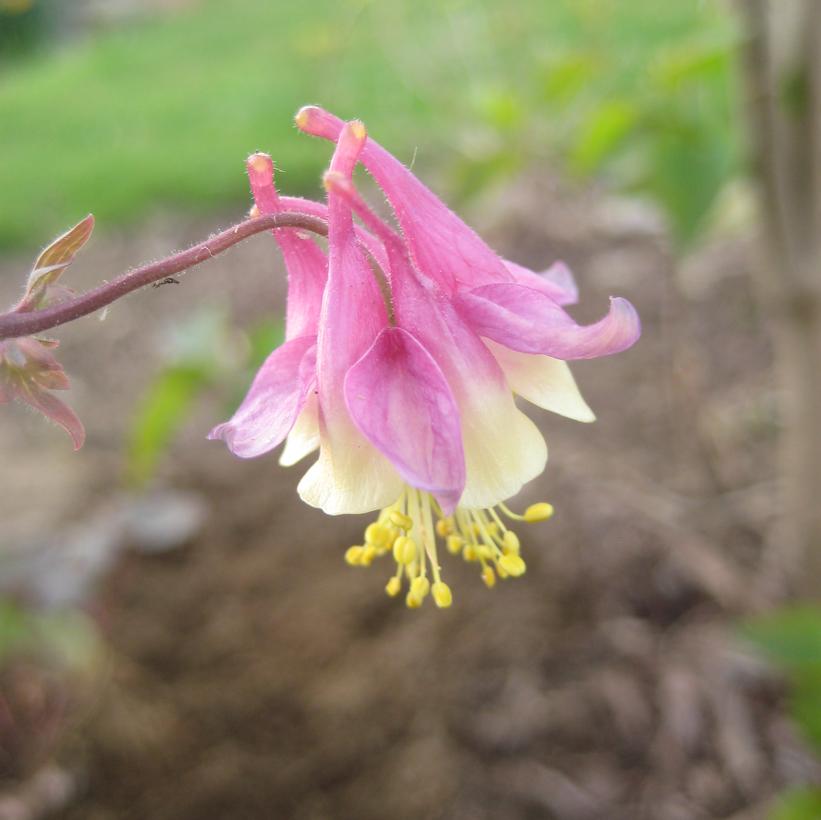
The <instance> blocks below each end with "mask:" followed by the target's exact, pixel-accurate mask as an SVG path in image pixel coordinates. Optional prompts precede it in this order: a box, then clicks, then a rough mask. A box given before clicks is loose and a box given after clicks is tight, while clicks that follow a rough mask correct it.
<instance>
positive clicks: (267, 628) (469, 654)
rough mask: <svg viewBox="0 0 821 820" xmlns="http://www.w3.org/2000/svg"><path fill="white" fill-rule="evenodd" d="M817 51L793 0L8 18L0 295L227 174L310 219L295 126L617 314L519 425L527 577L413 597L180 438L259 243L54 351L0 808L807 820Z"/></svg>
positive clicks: (176, 237) (218, 412)
mask: <svg viewBox="0 0 821 820" xmlns="http://www.w3.org/2000/svg"><path fill="white" fill-rule="evenodd" d="M820 54H821V4H817V3H816V2H815V1H814V0H783V2H776V0H772V2H767V0H743V2H737V3H729V2H706V1H705V0H678V2H675V3H658V2H653V1H652V0H633V2H631V3H622V2H617V0H553V2H551V3H544V2H540V0H518V2H513V3H507V4H502V3H494V2H490V0H487V2H485V0H471V1H470V2H468V0H437V1H436V2H434V0H416V1H415V2H410V0H408V2H400V1H399V0H396V1H393V0H392V1H391V2H376V1H375V0H334V2H331V0H314V2H311V3H295V4H285V3H282V2H276V1H275V2H270V0H235V1H234V2H232V3H231V4H225V3H222V2H217V0H0V299H2V300H4V301H5V303H7V304H11V303H12V302H13V301H14V300H15V298H16V297H17V296H18V295H19V293H20V291H21V290H22V286H23V282H24V277H25V276H26V274H27V272H28V270H29V268H30V266H31V263H32V260H33V259H34V258H35V257H36V255H37V252H38V250H39V249H40V248H41V247H42V246H43V245H44V244H45V243H46V242H48V241H49V240H50V239H51V238H52V237H53V236H55V235H56V234H57V233H59V232H61V231H63V230H65V229H67V228H68V227H70V226H71V225H73V224H74V223H76V222H77V221H79V220H80V219H81V218H82V217H84V216H85V215H86V213H88V212H89V211H93V212H94V214H95V216H96V217H97V229H96V233H95V236H94V237H93V239H92V241H91V243H90V244H89V246H88V247H87V248H86V249H84V250H83V252H82V254H81V256H80V257H79V259H78V261H77V262H76V263H75V265H74V266H73V267H72V268H71V270H70V271H69V273H68V274H67V275H66V276H65V277H64V281H66V282H67V284H70V285H71V286H72V287H75V288H76V289H78V290H79V289H84V288H86V287H90V286H92V285H94V284H96V283H98V282H99V281H101V280H103V279H107V278H111V277H113V276H115V275H116V274H118V273H120V272H122V271H124V270H126V269H128V268H129V267H131V266H134V265H137V264H139V263H141V262H144V261H149V260H152V259H159V258H161V257H162V256H164V255H167V254H168V253H170V252H172V251H174V250H178V249H181V248H183V247H185V246H187V245H189V244H191V243H193V242H195V241H199V240H201V239H203V238H205V237H206V236H207V235H208V234H209V233H211V232H213V231H215V230H217V229H219V228H223V227H226V226H228V225H230V224H232V223H233V222H236V221H238V220H240V219H241V218H242V217H243V215H244V214H245V213H246V211H247V208H248V206H249V204H250V202H249V194H248V191H247V184H246V180H245V176H244V168H243V163H244V159H245V157H246V156H247V155H248V154H249V153H251V152H253V151H256V150H262V151H266V152H268V153H270V154H271V155H272V156H273V157H274V160H275V162H276V166H277V169H278V186H279V188H280V190H281V191H285V192H288V193H291V194H301V195H307V196H312V197H320V196H321V186H320V184H319V180H320V177H321V173H322V171H323V169H324V168H325V166H326V164H327V162H328V159H329V156H330V150H329V146H328V145H327V144H326V143H322V142H320V141H318V140H312V139H310V138H308V137H305V136H303V135H301V134H299V133H298V132H297V131H296V130H295V128H294V127H293V125H292V117H293V114H294V112H295V111H296V110H297V109H298V108H299V107H300V106H301V105H304V104H306V103H318V104H321V105H323V106H325V107H327V108H330V109H331V110H333V111H335V112H336V113H338V114H339V115H340V116H343V117H346V118H350V117H359V118H361V119H363V120H364V122H365V123H366V125H367V126H368V129H369V132H370V133H371V134H372V135H374V136H375V137H376V138H377V139H378V140H379V141H380V142H382V143H383V144H384V145H386V146H387V147H388V148H389V149H390V150H392V151H393V152H394V153H395V154H396V155H397V156H398V157H399V158H400V159H402V160H403V161H404V162H406V163H408V164H411V165H412V166H413V168H414V171H415V172H416V173H417V174H418V175H419V176H420V177H421V178H422V179H423V180H424V181H425V182H426V183H428V184H429V185H430V186H431V187H432V188H433V189H434V190H435V191H437V192H438V193H440V194H441V195H442V196H443V197H444V198H445V199H446V201H447V202H448V203H450V204H451V205H452V206H454V207H456V208H457V209H458V210H459V211H460V213H462V215H463V216H465V217H466V219H467V220H468V221H469V222H470V223H471V224H472V225H474V226H475V227H477V228H478V229H479V230H480V232H481V233H482V235H483V236H484V237H485V238H486V239H487V240H488V241H489V243H490V244H491V245H492V246H493V247H494V248H496V249H497V250H498V251H499V252H500V253H502V254H503V255H504V256H506V257H507V258H510V259H513V260H515V261H517V262H520V263H522V264H526V265H528V266H531V267H533V268H535V269H539V270H540V269H543V268H546V267H547V266H548V265H549V264H550V263H552V262H553V261H554V260H556V259H564V260H565V261H567V262H568V263H569V264H570V266H571V267H572V268H573V270H574V271H575V273H576V277H577V279H578V281H579V284H580V287H581V292H582V300H581V301H582V303H581V305H580V306H579V308H578V309H575V308H574V309H573V310H574V314H575V315H576V316H577V318H579V319H580V320H592V319H593V318H596V317H598V316H600V315H601V314H602V313H603V312H604V310H605V307H606V297H607V296H608V295H609V294H611V293H614V294H619V295H623V296H626V297H627V298H629V299H630V300H631V301H632V302H634V304H636V305H637V307H638V309H639V312H640V313H641V315H642V319H643V323H644V328H645V329H644V335H643V338H642V339H641V341H640V342H639V344H638V345H637V346H636V347H635V348H634V349H632V350H631V351H629V352H627V353H625V354H622V355H619V356H617V357H615V358H613V359H612V360H599V361H591V362H580V363H578V365H577V366H575V367H574V373H575V374H576V376H577V379H578V381H579V384H580V387H581V389H582V392H583V393H584V394H585V396H586V398H587V400H588V402H589V403H590V404H591V406H592V407H593V409H594V410H595V411H596V413H597V415H598V417H599V421H598V422H597V423H596V424H595V425H593V426H592V427H589V428H588V427H584V428H581V427H580V425H576V424H574V423H573V422H570V421H566V420H564V419H562V418H559V417H549V416H548V414H546V413H542V412H540V411H537V412H534V413H533V414H532V416H533V417H534V420H536V422H537V423H538V424H539V425H540V427H541V428H542V429H543V430H544V432H545V434H546V436H547V438H548V441H549V443H550V451H551V463H550V465H549V467H548V470H547V472H546V473H545V475H543V476H542V477H541V478H540V479H538V480H536V481H534V482H532V484H531V485H528V486H527V487H526V488H525V489H524V490H523V492H522V493H521V496H520V497H519V498H517V499H515V504H516V505H517V506H518V507H519V508H521V507H523V506H525V505H526V504H529V503H531V502H534V501H538V500H543V499H549V500H550V501H551V502H553V504H554V505H555V507H556V510H557V513H556V515H555V517H554V519H552V520H551V521H550V522H548V523H546V524H539V525H533V526H532V527H530V529H529V530H527V531H522V532H521V533H520V535H521V536H522V540H523V543H524V550H525V553H524V554H525V557H526V559H527V561H528V567H529V569H528V573H527V575H526V576H525V577H524V578H522V579H519V580H510V581H507V582H505V583H502V584H500V585H498V587H497V589H495V590H493V591H488V590H486V589H485V588H484V586H483V585H482V584H481V582H480V581H479V578H478V573H477V572H476V569H475V566H473V565H468V564H465V565H462V564H461V562H459V564H457V563H456V562H455V561H454V560H451V561H450V562H449V564H448V566H447V573H448V580H449V581H450V582H451V586H452V587H453V590H454V598H455V602H454V606H453V607H452V608H451V609H450V610H447V611H435V610H434V609H433V607H425V608H423V609H422V610H421V611H418V612H410V611H408V610H406V609H405V608H404V607H403V606H401V604H399V603H398V602H397V601H394V600H391V599H388V598H387V597H386V596H385V595H384V592H383V585H384V582H385V580H386V577H383V575H385V576H386V575H387V570H385V568H382V569H380V568H379V567H372V568H371V569H369V570H363V569H352V568H349V567H347V566H346V565H345V563H344V561H343V555H344V551H345V549H346V548H347V547H348V546H349V545H350V544H353V543H356V542H357V541H358V540H359V539H360V538H361V530H362V528H363V527H364V525H365V524H366V523H367V521H368V520H369V519H368V518H365V519H364V520H360V519H358V518H355V517H344V518H341V519H333V520H331V519H328V518H326V517H325V516H323V515H322V514H320V513H318V512H317V511H315V510H311V509H308V508H306V507H305V506H304V505H302V504H301V503H300V502H299V501H298V498H297V496H296V490H295V488H296V484H297V482H298V479H299V477H300V475H301V474H302V472H303V470H304V466H303V465H298V466H297V467H294V468H291V469H288V470H285V469H283V468H280V467H279V466H278V465H277V463H276V458H275V457H271V458H268V457H264V458H262V459H258V460H255V461H252V462H241V461H239V460H236V459H234V458H232V457H231V456H230V455H229V454H228V452H227V450H226V448H225V447H224V446H221V445H219V444H217V443H213V442H207V441H205V434H206V433H207V431H208V430H209V429H210V428H211V427H212V426H213V425H214V424H215V423H216V422H218V421H221V420H223V419H224V418H226V417H227V416H228V415H229V414H230V413H231V412H232V410H233V408H234V407H235V406H236V403H237V401H238V400H239V399H240V398H241V396H242V395H243V393H244V391H245V390H246V389H247V386H248V384H249V383H250V380H251V378H252V374H253V372H254V369H255V368H256V367H257V366H258V365H259V363H260V362H261V361H262V360H263V359H264V358H265V356H266V355H267V353H268V352H269V351H270V350H271V349H272V347H274V346H275V345H276V344H278V343H279V341H280V340H281V337H282V319H283V310H284V303H283V299H284V272H283V270H282V266H281V262H280V260H279V259H278V257H277V254H276V252H275V249H274V246H273V243H272V242H271V239H270V237H269V236H257V237H254V238H253V239H251V240H249V241H247V242H245V243H243V244H242V245H241V246H238V247H236V248H234V249H232V250H231V251H230V252H228V253H227V254H225V255H224V256H221V257H219V258H218V259H215V260H213V261H211V262H209V263H208V264H207V265H204V266H202V267H200V268H198V269H197V270H196V272H194V273H191V274H189V275H186V276H183V277H180V284H177V285H167V286H164V287H162V288H157V289H148V290H147V291H145V292H142V293H140V294H137V295H134V296H132V297H130V298H129V299H127V300H124V301H121V302H118V303H117V304H115V305H113V306H112V307H111V308H110V309H109V310H108V311H106V312H105V314H104V315H99V316H91V317H88V318H86V319H84V320H82V321H79V322H76V323H74V324H72V325H67V326H65V327H63V328H60V329H59V331H58V332H56V333H55V335H56V336H57V337H58V338H59V339H60V341H61V344H62V347H61V362H62V363H63V364H64V366H65V367H66V369H67V370H68V372H69V373H70V375H71V377H72V390H71V391H70V394H69V397H68V400H69V401H70V403H71V404H72V406H73V407H74V408H75V409H76V410H77V412H78V413H79V415H80V417H81V418H82V419H83V420H84V422H85V424H86V428H87V430H88V440H87V443H86V445H85V448H84V449H83V450H82V451H81V452H80V453H77V454H75V453H73V452H72V451H71V446H70V442H69V440H68V437H67V436H66V435H65V434H64V432H62V431H61V430H59V429H58V428H56V427H54V426H50V425H48V424H46V423H45V422H44V421H43V420H42V419H41V418H39V417H36V416H35V415H34V414H32V413H29V412H27V411H26V410H24V409H23V408H22V407H20V406H11V407H4V408H3V409H2V413H1V414H0V465H1V466H2V469H0V820H35V819H36V818H46V817H49V818H50V817H55V818H66V820H115V818H116V819H117V820H119V818H124V819H126V820H131V818H133V819H134V820H137V818H139V819H140V820H143V818H152V820H189V819H190V820H194V819H195V818H196V819H197V820H208V819H209V818H214V819H215V820H216V819H217V818H220V819H222V818H249V819H250V818H288V820H290V819H291V818H294V820H324V819H325V818H343V819H344V820H347V819H348V818H350V819H351V820H382V818H386V817H391V818H398V819H399V820H402V819H403V818H408V820H411V818H413V819H414V820H420V818H424V820H433V818H442V819H443V820H485V819H487V820H530V818H557V819H558V820H593V819H596V818H608V820H613V819H615V820H619V819H620V818H624V819H625V820H628V819H629V820H634V819H635V818H638V819H639V820H701V819H702V818H734V819H735V820H741V818H760V817H773V818H780V819H781V820H812V818H821V792H819V791H818V790H817V787H818V785H819V783H821V766H819V760H818V758H817V756H816V753H817V750H818V746H819V744H821V614H819V611H818V610H817V609H816V607H815V606H814V605H813V603H812V601H813V600H816V601H817V600H818V597H819V593H820V592H821V580H820V579H821V574H819V572H818V570H819V569H821V558H819V556H821V537H820V536H821V523H819V512H818V509H817V501H816V499H817V498H818V497H819V493H821V475H819V469H821V450H820V448H821V444H819V438H821V437H819V434H818V430H817V419H818V418H819V416H820V415H821V385H820V384H819V379H820V378H821V376H819V372H821V369H819V368H818V363H819V355H821V330H819V321H821V320H819V316H821V310H819V305H821V300H820V299H819V296H818V288H819V284H821V283H819V268H818V259H819V255H818V241H819V239H818V237H821V67H819V59H818V55H820ZM760 194H763V196H762V195H760ZM801 601H803V602H804V603H797V602H801Z"/></svg>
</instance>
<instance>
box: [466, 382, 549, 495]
mask: <svg viewBox="0 0 821 820" xmlns="http://www.w3.org/2000/svg"><path fill="white" fill-rule="evenodd" d="M461 410H462V436H463V444H464V448H465V462H466V466H467V482H466V484H465V491H464V493H463V494H462V498H461V500H460V502H459V504H460V506H462V507H492V506H494V505H495V504H498V503H499V502H500V501H504V500H505V499H507V498H510V497H511V496H512V495H515V494H516V493H517V492H519V490H520V489H521V488H522V485H523V484H525V483H526V482H528V481H530V480H532V479H534V478H536V476H538V475H540V474H541V473H542V472H543V471H544V468H545V465H546V464H547V444H546V442H545V440H544V436H542V434H541V432H539V429H538V428H537V427H536V425H535V424H534V423H533V422H532V421H531V420H530V419H529V418H528V417H527V416H526V415H525V414H524V413H522V411H521V410H519V409H518V408H517V407H516V405H515V403H514V401H513V396H512V395H511V394H510V393H507V394H506V395H499V394H497V395H495V396H494V395H493V394H492V393H491V392H490V391H488V394H487V395H486V396H485V401H484V402H483V403H482V404H478V403H475V402H471V403H470V404H467V403H464V404H462V407H461Z"/></svg>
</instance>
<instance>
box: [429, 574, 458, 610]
mask: <svg viewBox="0 0 821 820" xmlns="http://www.w3.org/2000/svg"><path fill="white" fill-rule="evenodd" d="M431 593H432V595H433V600H434V601H435V602H436V606H438V607H439V609H447V608H448V607H449V606H450V605H451V604H452V603H453V593H452V592H451V591H450V587H449V586H448V585H447V584H446V583H445V582H444V581H437V582H436V583H435V584H434V585H433V587H432V588H431Z"/></svg>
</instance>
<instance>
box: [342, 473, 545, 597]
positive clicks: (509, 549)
mask: <svg viewBox="0 0 821 820" xmlns="http://www.w3.org/2000/svg"><path fill="white" fill-rule="evenodd" d="M497 509H498V510H499V511H501V512H502V513H504V515H505V516H507V518H510V519H513V520H516V521H528V522H530V521H543V520H545V519H547V518H549V517H550V516H551V515H552V513H553V507H552V506H551V505H550V504H548V503H546V502H541V503H538V504H532V505H531V506H529V507H528V508H527V509H526V510H525V512H524V514H523V515H519V514H517V513H514V512H512V511H511V510H509V509H508V508H507V507H506V506H505V505H504V504H499V505H498V506H497V508H492V507H491V508H488V509H466V508H462V507H460V508H457V509H456V510H455V511H454V513H453V514H452V515H450V516H445V515H443V513H442V509H441V508H440V507H439V505H438V504H437V502H436V500H435V499H434V498H433V496H431V495H430V493H426V492H423V491H421V490H417V489H415V488H413V487H406V489H405V490H404V491H403V492H402V495H401V496H400V497H399V498H398V499H397V501H396V502H395V503H394V504H391V505H390V506H389V507H386V508H385V509H383V510H382V511H381V512H380V513H379V516H378V518H377V520H376V521H374V522H373V523H371V524H369V525H368V527H367V528H366V529H365V534H364V544H362V545H357V546H353V547H350V548H349V549H348V550H347V552H346V553H345V560H346V561H347V562H348V563H349V564H351V565H352V566H369V565H370V564H372V563H373V562H374V561H376V560H377V559H378V558H380V557H381V556H383V555H386V554H388V553H390V554H391V556H392V558H393V560H394V562H395V565H396V571H395V573H394V575H393V577H392V578H389V579H388V581H387V583H386V584H385V592H386V593H387V594H388V595H389V596H390V597H392V598H394V597H397V596H398V595H399V594H400V593H401V591H402V585H403V580H402V579H403V576H404V577H406V578H407V579H408V592H407V594H406V595H405V603H406V604H407V606H408V607H409V608H411V609H418V608H419V607H421V606H422V604H423V603H424V601H425V598H426V597H427V596H428V595H431V597H432V598H433V600H434V603H435V604H436V606H437V607H438V608H440V609H445V608H447V607H449V606H451V604H452V602H453V593H452V592H451V589H450V587H449V586H448V584H446V583H445V582H444V581H443V580H442V577H441V568H440V566H439V558H438V545H437V541H438V540H439V539H441V540H442V542H443V543H444V545H445V546H446V547H447V550H448V552H449V553H450V554H451V555H459V554H461V555H462V557H463V558H464V560H465V561H468V562H478V563H480V565H481V573H480V577H481V579H482V582H483V583H484V584H485V586H486V587H487V588H488V589H492V588H493V587H495V586H496V583H497V581H498V579H505V578H517V577H519V576H520V575H523V574H524V573H525V571H526V569H527V567H526V564H525V562H524V560H523V559H522V557H521V555H520V552H521V544H520V541H519V537H518V535H517V534H516V533H515V532H513V530H510V529H508V528H507V527H506V526H505V523H504V522H503V520H502V518H501V517H500V515H499V512H497ZM411 533H412V534H411Z"/></svg>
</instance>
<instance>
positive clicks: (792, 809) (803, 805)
mask: <svg viewBox="0 0 821 820" xmlns="http://www.w3.org/2000/svg"><path fill="white" fill-rule="evenodd" d="M819 817H821V789H810V788H804V789H790V790H789V791H788V792H785V793H784V794H782V795H781V796H780V797H779V798H778V800H777V801H776V804H775V805H774V806H773V808H772V810H771V812H770V818H769V820H818V818H819Z"/></svg>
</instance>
